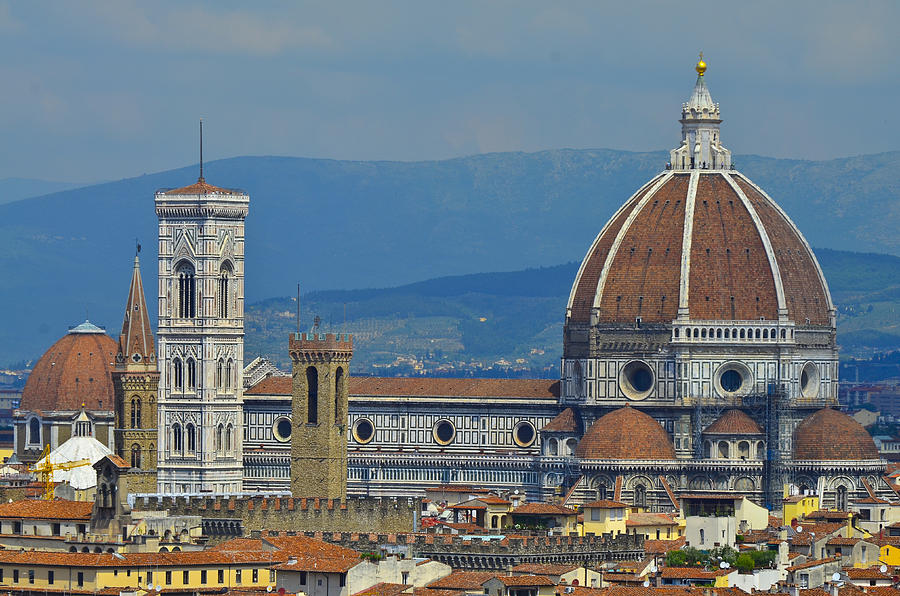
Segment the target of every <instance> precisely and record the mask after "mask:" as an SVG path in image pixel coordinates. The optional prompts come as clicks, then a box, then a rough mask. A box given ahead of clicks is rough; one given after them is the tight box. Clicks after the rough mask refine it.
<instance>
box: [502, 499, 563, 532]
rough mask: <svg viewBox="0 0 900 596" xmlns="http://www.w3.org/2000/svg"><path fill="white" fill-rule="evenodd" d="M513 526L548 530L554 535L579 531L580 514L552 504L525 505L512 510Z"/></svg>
mask: <svg viewBox="0 0 900 596" xmlns="http://www.w3.org/2000/svg"><path fill="white" fill-rule="evenodd" d="M512 521H513V526H514V527H516V528H518V527H520V526H521V527H522V528H532V527H535V528H546V529H548V530H552V531H553V533H554V534H568V533H569V532H577V531H578V512H577V511H575V510H574V509H570V508H568V507H563V506H562V505H553V504H551V503H525V504H524V505H519V506H518V507H516V508H515V509H513V510H512Z"/></svg>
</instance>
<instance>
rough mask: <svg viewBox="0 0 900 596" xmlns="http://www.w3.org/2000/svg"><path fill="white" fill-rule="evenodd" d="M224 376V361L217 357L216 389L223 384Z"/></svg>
mask: <svg viewBox="0 0 900 596" xmlns="http://www.w3.org/2000/svg"><path fill="white" fill-rule="evenodd" d="M224 376H225V361H224V360H222V359H221V358H219V359H218V360H217V361H216V389H221V388H222V387H223V386H224V383H223V381H222V379H223V377H224Z"/></svg>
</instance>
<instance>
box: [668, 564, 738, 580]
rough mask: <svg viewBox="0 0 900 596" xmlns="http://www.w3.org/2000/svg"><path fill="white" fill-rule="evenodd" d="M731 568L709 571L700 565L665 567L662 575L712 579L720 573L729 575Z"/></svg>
mask: <svg viewBox="0 0 900 596" xmlns="http://www.w3.org/2000/svg"><path fill="white" fill-rule="evenodd" d="M732 571H733V570H731V569H714V570H712V571H707V570H706V569H700V568H698V567H663V568H662V569H661V570H660V575H661V576H662V577H663V579H712V578H715V577H719V576H720V575H728V574H729V573H731V572H732Z"/></svg>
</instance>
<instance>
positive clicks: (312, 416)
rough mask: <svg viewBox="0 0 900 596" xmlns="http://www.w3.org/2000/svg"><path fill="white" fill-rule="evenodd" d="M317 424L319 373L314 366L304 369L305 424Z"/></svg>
mask: <svg viewBox="0 0 900 596" xmlns="http://www.w3.org/2000/svg"><path fill="white" fill-rule="evenodd" d="M318 422H319V371H318V370H316V367H315V366H310V367H308V368H307V369H306V423H307V424H318Z"/></svg>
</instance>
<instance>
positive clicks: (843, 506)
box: [834, 486, 847, 511]
mask: <svg viewBox="0 0 900 596" xmlns="http://www.w3.org/2000/svg"><path fill="white" fill-rule="evenodd" d="M834 499H835V508H836V509H837V510H838V511H846V510H847V487H846V486H839V487H837V491H836V492H835V496H834Z"/></svg>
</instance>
